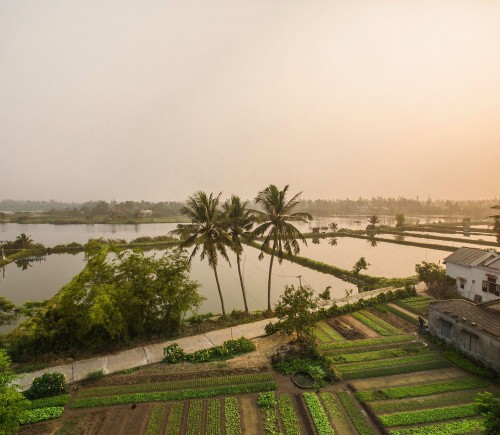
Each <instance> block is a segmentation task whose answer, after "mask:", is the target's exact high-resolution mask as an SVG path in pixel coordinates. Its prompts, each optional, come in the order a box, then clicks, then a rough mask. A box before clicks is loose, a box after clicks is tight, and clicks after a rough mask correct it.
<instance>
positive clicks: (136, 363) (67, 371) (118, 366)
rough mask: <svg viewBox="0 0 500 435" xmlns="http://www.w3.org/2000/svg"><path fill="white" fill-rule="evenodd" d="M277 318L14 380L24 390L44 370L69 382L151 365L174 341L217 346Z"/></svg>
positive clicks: (256, 332)
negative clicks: (100, 371)
mask: <svg viewBox="0 0 500 435" xmlns="http://www.w3.org/2000/svg"><path fill="white" fill-rule="evenodd" d="M276 320H277V319H276V318H272V319H265V320H260V321H258V322H254V323H246V324H244V325H238V326H233V327H231V328H225V329H219V330H217V331H211V332H207V333H206V334H200V335H193V336H190V337H183V338H179V339H177V340H169V341H165V342H163V343H158V344H151V345H148V346H142V347H136V348H134V349H129V350H125V351H123V352H119V353H116V354H113V355H106V356H101V357H95V358H90V359H85V360H81V361H75V362H74V363H72V364H66V365H61V366H56V367H49V368H46V369H43V370H38V371H36V372H30V373H25V374H24V375H22V378H21V379H19V381H18V382H17V383H18V384H19V385H21V387H22V389H23V390H26V389H28V388H29V387H30V386H31V383H32V382H33V379H35V378H36V377H39V376H42V375H43V374H44V373H53V372H60V373H63V374H64V376H65V377H66V381H67V382H70V383H71V382H76V381H81V380H83V379H85V377H86V376H87V375H88V374H89V373H90V372H92V371H95V370H102V371H103V372H104V373H105V374H108V373H114V372H118V371H120V370H126V369H131V368H134V367H140V366H145V365H148V364H154V363H158V362H160V361H161V360H162V359H163V348H164V347H166V346H169V345H170V344H173V343H177V344H178V345H179V347H181V348H182V349H184V351H186V352H187V353H191V352H195V351H197V350H202V349H208V348H210V347H213V346H218V345H220V344H222V343H224V342H225V341H227V340H231V339H237V338H240V337H246V338H256V337H260V336H262V335H264V334H265V331H264V328H265V326H266V325H267V324H268V323H269V322H275V321H276Z"/></svg>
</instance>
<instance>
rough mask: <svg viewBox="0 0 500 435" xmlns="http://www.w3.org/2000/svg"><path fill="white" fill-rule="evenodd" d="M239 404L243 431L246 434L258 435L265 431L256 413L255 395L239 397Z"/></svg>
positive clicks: (257, 410) (257, 409)
mask: <svg viewBox="0 0 500 435" xmlns="http://www.w3.org/2000/svg"><path fill="white" fill-rule="evenodd" d="M240 406H241V420H242V422H243V433H244V434H248V435H260V434H263V433H265V429H264V425H263V424H262V421H261V419H260V417H259V414H258V413H259V408H258V407H257V396H247V397H242V398H240Z"/></svg>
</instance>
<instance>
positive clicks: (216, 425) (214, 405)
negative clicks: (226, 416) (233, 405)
mask: <svg viewBox="0 0 500 435" xmlns="http://www.w3.org/2000/svg"><path fill="white" fill-rule="evenodd" d="M221 417H222V416H221V406H220V400H219V399H210V400H209V401H208V403H207V424H206V435H221V433H222V429H221V424H220V421H221Z"/></svg>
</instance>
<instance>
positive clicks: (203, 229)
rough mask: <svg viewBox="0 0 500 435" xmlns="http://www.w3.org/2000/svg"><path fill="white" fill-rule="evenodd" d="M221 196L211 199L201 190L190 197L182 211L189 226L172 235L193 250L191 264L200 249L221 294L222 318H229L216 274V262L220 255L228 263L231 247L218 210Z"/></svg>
mask: <svg viewBox="0 0 500 435" xmlns="http://www.w3.org/2000/svg"><path fill="white" fill-rule="evenodd" d="M220 195H221V194H220V193H219V194H218V195H217V196H216V197H214V196H213V194H212V193H211V194H210V195H209V196H207V194H206V193H205V192H202V191H201V190H200V191H198V192H196V193H195V194H194V195H193V196H190V197H189V199H188V200H187V202H186V205H185V206H184V207H182V208H181V209H180V212H181V213H182V214H183V215H185V216H187V217H188V218H189V219H190V220H191V223H190V224H185V225H182V224H179V225H177V229H176V230H173V231H172V233H173V234H176V235H179V236H181V239H183V240H182V242H181V243H180V245H179V247H180V248H190V247H193V246H194V248H193V251H192V252H191V256H190V258H189V261H191V260H192V259H193V257H194V256H195V255H196V254H197V252H198V251H199V250H200V249H201V253H200V259H201V260H204V259H205V257H206V258H207V260H208V264H209V266H210V267H211V268H212V269H213V271H214V275H215V281H216V282H217V290H218V291H219V296H220V303H221V306H222V315H223V316H224V317H225V316H226V310H225V308H224V298H223V297H222V291H221V288H220V283H219V276H218V274H217V263H218V259H219V258H218V256H219V254H220V255H221V256H222V257H223V258H224V259H225V260H227V261H228V262H229V258H228V256H227V251H226V246H230V245H231V238H230V236H229V234H228V233H227V231H226V230H225V228H224V225H225V224H224V219H225V217H224V214H223V213H222V211H221V210H220V209H219V198H220Z"/></svg>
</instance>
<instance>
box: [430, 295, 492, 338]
mask: <svg viewBox="0 0 500 435" xmlns="http://www.w3.org/2000/svg"><path fill="white" fill-rule="evenodd" d="M431 310H436V311H438V312H440V313H443V314H444V315H447V316H449V317H456V318H457V320H458V321H459V322H460V323H462V324H463V325H464V326H468V327H469V329H470V330H474V329H476V330H477V331H478V332H482V333H484V334H488V335H491V336H493V337H495V338H497V339H500V312H499V311H498V310H494V309H491V308H487V307H483V306H480V305H476V304H473V303H472V302H469V301H464V300H462V299H449V300H446V301H435V302H431V303H430V304H429V311H431ZM464 318H465V320H463V319H464ZM473 323H475V325H473Z"/></svg>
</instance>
